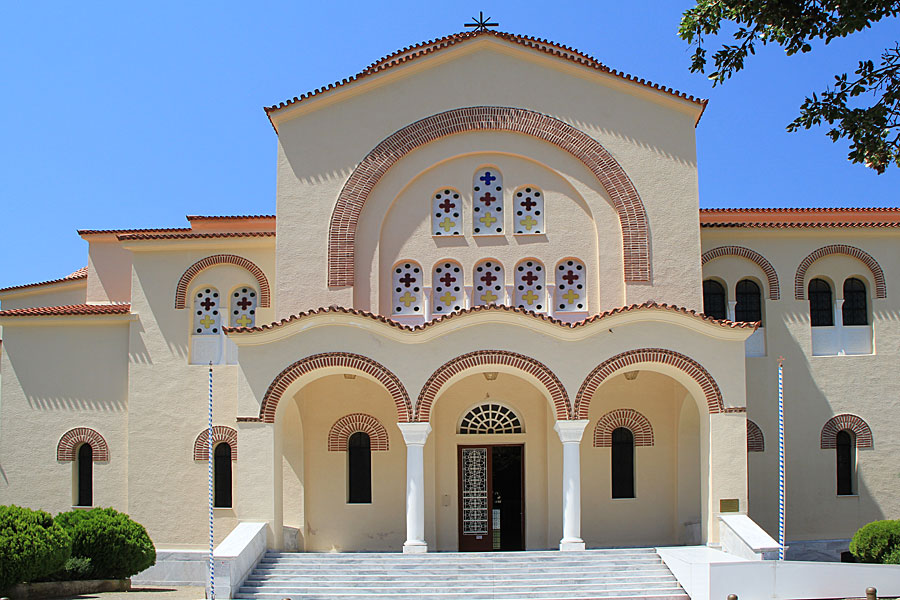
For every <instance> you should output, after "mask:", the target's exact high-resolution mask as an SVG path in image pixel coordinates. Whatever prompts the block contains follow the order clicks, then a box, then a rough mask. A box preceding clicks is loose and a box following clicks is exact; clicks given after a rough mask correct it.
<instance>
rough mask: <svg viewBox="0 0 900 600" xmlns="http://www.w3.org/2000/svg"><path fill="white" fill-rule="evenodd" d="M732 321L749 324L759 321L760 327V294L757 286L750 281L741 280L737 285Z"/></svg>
mask: <svg viewBox="0 0 900 600" xmlns="http://www.w3.org/2000/svg"><path fill="white" fill-rule="evenodd" d="M736 292H737V293H736V294H735V300H737V304H736V305H735V307H734V320H735V321H747V322H749V323H752V322H755V321H759V322H760V324H759V326H760V327H762V292H761V291H760V289H759V285H757V283H756V282H755V281H752V280H750V279H742V280H741V281H739V282H738V284H737V289H736Z"/></svg>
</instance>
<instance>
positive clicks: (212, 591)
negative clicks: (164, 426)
mask: <svg viewBox="0 0 900 600" xmlns="http://www.w3.org/2000/svg"><path fill="white" fill-rule="evenodd" d="M212 439H213V368H212V361H209V418H208V421H207V431H206V445H207V450H208V451H209V452H208V454H207V458H208V461H207V462H208V469H207V471H208V475H209V476H208V481H207V483H208V487H209V600H215V598H216V583H215V579H216V565H215V563H214V562H213V443H212Z"/></svg>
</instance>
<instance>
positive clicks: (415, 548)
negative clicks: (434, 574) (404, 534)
mask: <svg viewBox="0 0 900 600" xmlns="http://www.w3.org/2000/svg"><path fill="white" fill-rule="evenodd" d="M426 552H428V544H426V543H425V542H404V543H403V554H425V553H426Z"/></svg>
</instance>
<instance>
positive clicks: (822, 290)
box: [809, 279, 834, 327]
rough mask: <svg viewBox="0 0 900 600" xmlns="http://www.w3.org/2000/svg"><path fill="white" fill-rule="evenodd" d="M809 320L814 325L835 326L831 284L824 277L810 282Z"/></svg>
mask: <svg viewBox="0 0 900 600" xmlns="http://www.w3.org/2000/svg"><path fill="white" fill-rule="evenodd" d="M809 320H810V325H812V326H813V327H832V326H834V306H833V302H832V300H831V286H830V285H828V282H827V281H825V280H824V279H813V280H812V281H810V282H809Z"/></svg>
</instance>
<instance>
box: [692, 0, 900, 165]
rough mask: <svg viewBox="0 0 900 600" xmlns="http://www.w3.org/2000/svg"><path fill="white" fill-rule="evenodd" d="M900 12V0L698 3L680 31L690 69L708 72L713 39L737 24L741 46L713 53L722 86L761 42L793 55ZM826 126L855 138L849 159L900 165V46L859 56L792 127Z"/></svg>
mask: <svg viewBox="0 0 900 600" xmlns="http://www.w3.org/2000/svg"><path fill="white" fill-rule="evenodd" d="M898 15H900V0H852V1H850V2H847V1H846V0H844V1H843V2H841V1H840V0H779V1H778V2H772V1H771V0H697V5H696V6H694V7H693V8H690V9H688V10H687V11H685V13H684V15H683V16H682V19H681V27H680V29H679V35H680V36H681V37H682V39H684V40H686V41H687V42H688V43H689V44H691V46H693V47H694V54H693V57H692V62H691V71H694V72H701V73H703V72H706V67H707V56H706V47H705V46H704V43H705V41H706V37H707V36H715V35H718V34H719V33H720V30H721V28H722V26H723V23H726V22H729V23H734V25H735V26H736V30H735V31H734V32H733V33H732V36H733V38H734V41H735V43H734V44H723V45H722V47H721V48H720V49H719V50H717V51H716V52H715V54H713V64H714V65H715V68H714V70H713V71H712V72H711V73H709V79H710V80H712V82H713V85H714V86H715V85H717V84H721V83H724V82H725V80H726V79H728V78H730V77H731V76H732V75H734V74H735V73H736V72H738V71H740V70H741V69H743V68H744V60H745V59H746V58H747V57H748V56H749V55H751V54H754V53H755V48H756V45H757V44H761V45H763V46H765V45H767V44H777V45H779V46H781V47H783V48H784V50H785V52H786V53H787V54H788V55H789V56H790V55H793V54H796V53H798V52H810V51H811V50H812V44H811V42H814V41H815V40H823V41H824V42H825V43H826V44H827V43H829V42H831V41H832V40H834V39H837V38H843V37H846V36H848V35H850V34H853V33H857V32H859V31H862V30H864V29H866V28H869V27H871V24H872V23H876V22H878V21H880V20H882V19H885V18H891V17H897V16H898ZM823 122H824V123H828V125H829V126H831V128H830V129H829V131H828V134H827V135H828V137H830V138H831V140H832V141H833V142H836V141H837V140H839V139H841V138H846V139H847V140H849V142H850V152H849V154H848V158H849V159H850V160H851V161H853V162H856V163H864V164H865V165H866V166H867V167H870V168H872V169H874V170H875V171H877V172H878V173H883V172H884V171H885V169H887V168H888V167H889V166H892V165H894V166H898V167H900V44H898V45H895V46H894V47H893V48H887V49H885V51H884V52H883V53H882V55H881V57H880V58H879V59H877V60H861V61H859V66H858V68H857V69H856V71H855V72H854V73H853V74H852V75H849V76H848V75H847V74H846V73H843V74H840V75H836V76H835V78H834V84H833V85H832V86H829V87H827V88H826V89H825V90H824V91H823V92H821V93H819V94H812V95H811V96H810V97H807V98H806V100H804V102H803V104H802V106H801V107H800V115H799V116H798V117H797V118H796V119H794V121H792V122H791V123H790V124H789V125H788V126H787V129H788V131H797V130H798V129H801V128H802V129H809V128H811V127H813V126H814V125H821V124H822V123H823Z"/></svg>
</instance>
